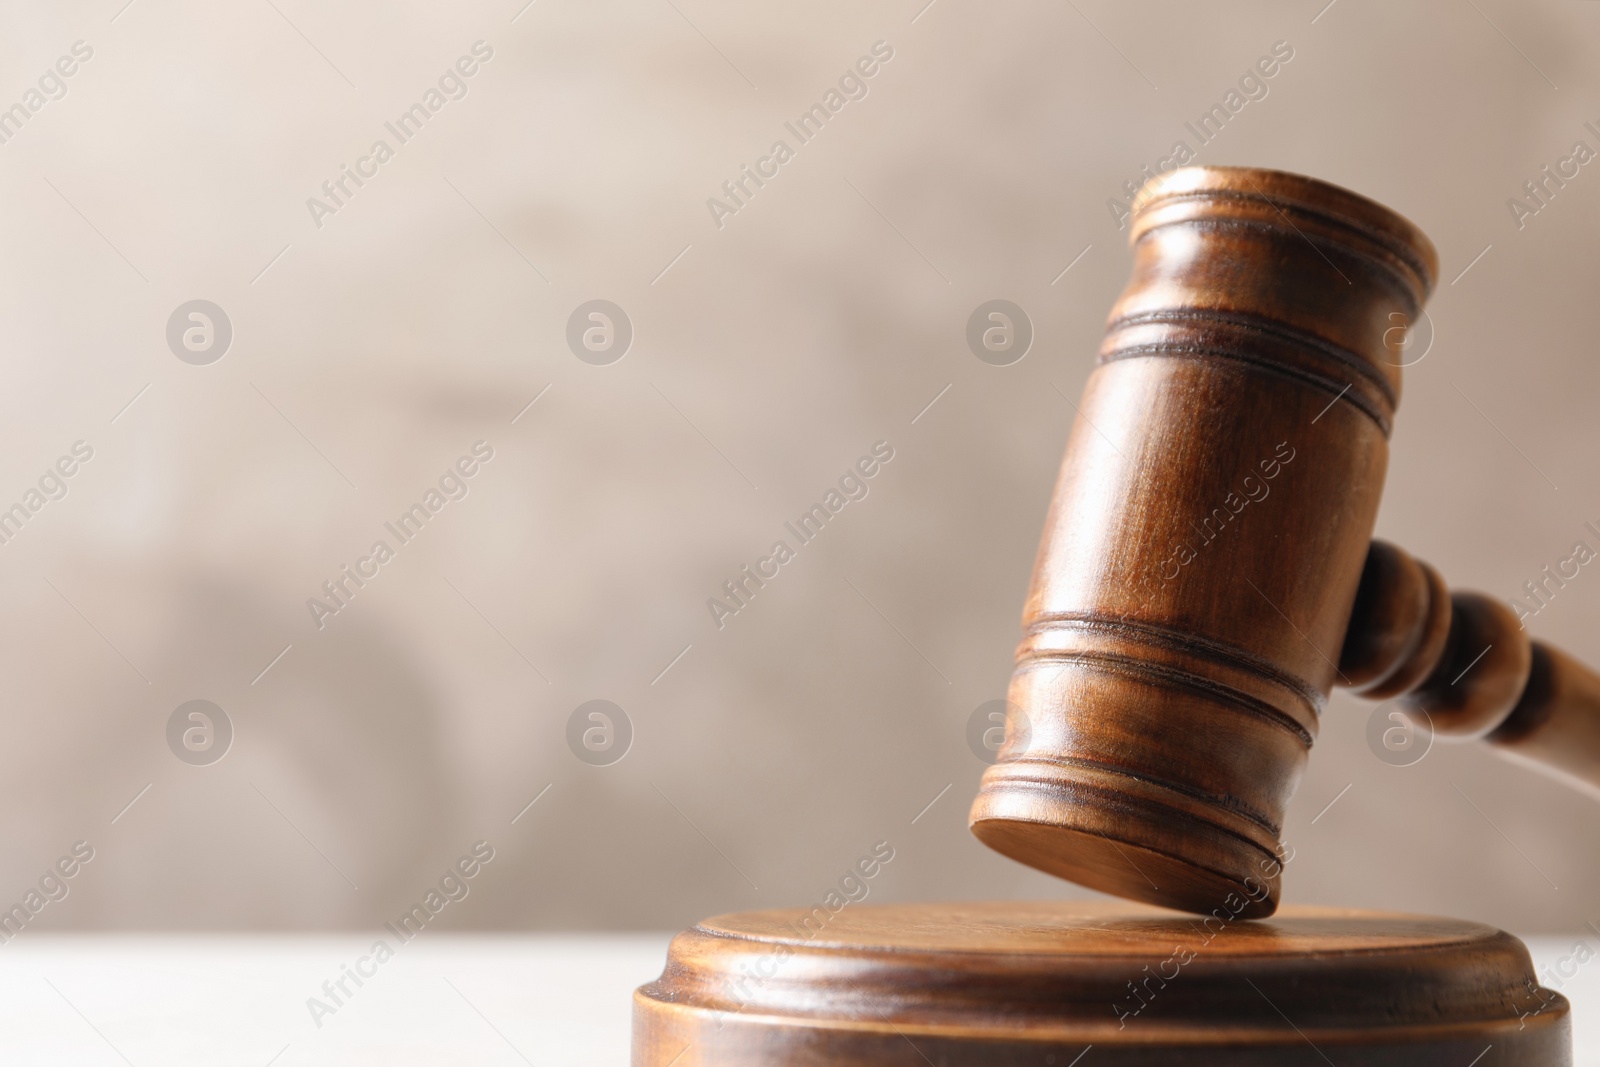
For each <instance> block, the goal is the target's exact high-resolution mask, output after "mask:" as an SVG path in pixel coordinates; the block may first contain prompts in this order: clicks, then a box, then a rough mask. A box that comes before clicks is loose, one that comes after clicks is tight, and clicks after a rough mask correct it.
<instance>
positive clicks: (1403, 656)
mask: <svg viewBox="0 0 1600 1067" xmlns="http://www.w3.org/2000/svg"><path fill="white" fill-rule="evenodd" d="M1339 675H1340V677H1339V679H1338V681H1339V684H1341V685H1346V686H1349V687H1350V688H1351V689H1352V690H1354V691H1355V692H1356V693H1358V694H1360V695H1362V696H1364V697H1368V698H1371V699H1374V700H1384V699H1390V698H1393V697H1400V698H1402V703H1403V704H1404V705H1405V707H1406V710H1407V711H1409V712H1412V713H1413V718H1420V716H1418V715H1416V714H1415V713H1416V712H1418V711H1421V712H1425V713H1426V716H1427V721H1428V723H1429V724H1430V725H1431V727H1432V729H1433V732H1434V733H1435V734H1438V735H1440V736H1443V737H1454V738H1483V739H1485V740H1487V741H1489V742H1490V743H1491V744H1493V745H1495V746H1496V747H1497V748H1498V749H1499V750H1500V751H1502V752H1504V753H1505V754H1507V755H1509V756H1512V757H1514V758H1516V759H1518V760H1521V761H1524V762H1526V763H1528V764H1529V765H1530V766H1532V767H1534V768H1536V769H1538V770H1540V771H1543V772H1545V773H1546V774H1550V775H1552V776H1553V777H1556V778H1559V779H1561V780H1562V781H1565V782H1566V783H1567V784H1569V785H1572V786H1575V787H1578V788H1580V789H1583V790H1585V791H1586V792H1589V793H1590V794H1591V795H1593V796H1595V797H1596V798H1600V674H1596V673H1595V672H1594V671H1593V670H1591V669H1590V668H1589V667H1587V666H1585V665H1584V664H1582V663H1580V662H1579V661H1578V660H1576V659H1574V658H1572V657H1571V656H1569V655H1567V654H1566V653H1565V652H1562V651H1561V650H1560V649H1558V648H1553V647H1551V646H1549V645H1546V644H1544V643H1543V642H1541V641H1530V640H1529V638H1528V635H1527V633H1526V632H1525V631H1524V630H1523V628H1522V625H1521V622H1520V620H1518V618H1517V616H1516V613H1515V612H1513V611H1512V610H1511V608H1509V607H1508V606H1507V605H1506V604H1504V603H1502V602H1501V601H1499V600H1494V599H1491V598H1490V597H1486V596H1483V595H1482V594H1480V593H1454V594H1452V593H1451V592H1450V591H1449V589H1448V588H1447V587H1446V586H1445V584H1444V580H1443V579H1442V578H1440V577H1439V574H1438V572H1437V571H1435V570H1434V569H1433V568H1432V567H1430V566H1429V565H1428V564H1426V563H1423V562H1421V561H1419V560H1416V559H1414V558H1413V557H1411V556H1410V555H1408V554H1407V553H1406V552H1404V551H1403V550H1401V549H1399V548H1397V547H1395V546H1394V545H1392V544H1389V543H1388V542H1386V541H1374V542H1372V547H1371V549H1370V550H1369V551H1368V553H1367V562H1366V567H1365V569H1364V570H1363V571H1362V574H1361V585H1360V588H1359V590H1358V592H1357V593H1356V602H1355V608H1354V610H1353V611H1352V613H1351V616H1350V625H1349V628H1348V629H1347V630H1346V632H1345V639H1344V648H1343V650H1342V651H1341V652H1340V655H1339Z"/></svg>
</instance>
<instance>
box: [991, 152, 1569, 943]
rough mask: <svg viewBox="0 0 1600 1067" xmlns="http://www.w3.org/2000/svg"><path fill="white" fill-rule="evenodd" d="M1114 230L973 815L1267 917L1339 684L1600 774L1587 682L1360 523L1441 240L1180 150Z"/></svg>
mask: <svg viewBox="0 0 1600 1067" xmlns="http://www.w3.org/2000/svg"><path fill="white" fill-rule="evenodd" d="M1130 240H1131V243H1132V245H1133V249H1134V266H1133V274H1132V278H1131V280H1130V281H1129V284H1128V287H1127V289H1126V290H1124V292H1123V294H1122V297H1121V299H1120V300H1119V301H1118V302H1117V304H1116V306H1115V307H1114V308H1113V309H1112V313H1111V316H1110V322H1109V325H1108V326H1107V331H1106V339H1105V342H1104V344H1103V345H1102V346H1101V349H1100V357H1099V363H1098V365H1097V366H1096V368H1095V370H1094V372H1093V373H1092V374H1091V375H1090V377H1089V380H1088V383H1087V384H1086V385H1085V387H1084V393H1083V400H1082V402H1081V404H1080V405H1079V415H1078V418H1077V420H1076V422H1075V424H1074V425H1073V428H1072V432H1071V435H1070V437H1069V439H1068V444H1067V450H1066V457H1065V459H1064V460H1063V461H1062V466H1061V474H1060V479H1059V481H1058V483H1057V485H1056V490H1055V498H1054V501H1053V502H1052V504H1051V507H1050V511H1049V515H1048V518H1047V520H1046V525H1045V530H1044V537H1043V542H1042V544H1041V546H1040V550H1039V556H1038V560H1037V563H1036V564H1035V568H1034V573H1033V582H1032V586H1031V589H1030V592H1029V595H1028V600H1027V604H1026V607H1025V609H1024V612H1023V627H1024V633H1025V636H1024V639H1023V642H1022V645H1021V647H1020V648H1019V650H1018V653H1017V666H1016V671H1015V674H1014V675H1013V678H1012V682H1011V689H1010V694H1009V699H1008V702H1009V704H1010V705H1011V708H1012V710H1011V712H1010V721H1009V722H1008V730H1007V742H1006V744H1005V745H1004V746H1002V748H1001V751H1000V758H999V762H997V763H996V764H995V765H994V766H992V767H990V768H989V769H988V770H987V771H986V772H985V773H984V776H983V782H982V785H981V787H980V790H979V793H978V796H977V798H976V800H975V801H974V803H973V806H972V812H971V827H972V831H973V833H975V834H976V835H977V836H978V837H979V838H980V839H981V840H983V841H984V843H986V844H988V845H990V846H991V847H993V848H995V849H997V850H999V851H1000V852H1002V853H1004V854H1006V855H1008V856H1011V857H1012V858H1014V859H1017V860H1020V861H1021V862H1023V863H1027V864H1029V865H1031V866H1034V867H1037V868H1039V869H1041V870H1044V871H1048V872H1050V873H1052V874H1055V875H1059V876H1061V877H1063V878H1067V879H1070V880H1071V881H1074V882H1078V883H1080V884H1082V885H1086V886H1089V887H1091V888H1095V889H1099V890H1103V891H1105V892H1109V893H1115V894H1118V895H1120V896H1124V897H1131V898H1134V899H1138V900H1144V901H1148V902H1150V903H1154V904H1162V905H1166V906H1168V907H1174V908H1182V909H1186V910H1191V911H1196V912H1209V911H1212V910H1213V909H1214V908H1216V907H1218V906H1219V905H1220V906H1225V907H1227V908H1228V909H1229V913H1230V914H1233V915H1239V916H1244V917H1262V916H1266V915H1270V914H1271V913H1272V912H1273V911H1274V910H1275V909H1276V908H1277V904H1278V898H1279V893H1280V875H1281V871H1282V852H1281V848H1282V846H1281V843H1280V834H1281V828H1282V825H1283V816H1284V811H1285V808H1286V806H1287V804H1288V801H1289V798H1290V796H1291V795H1292V794H1293V793H1294V790H1295V787H1296V785H1297V784H1298V782H1299V779H1300V776H1301V774H1302V772H1303V771H1304V769H1305V764H1306V759H1307V757H1308V756H1309V754H1310V750H1311V745H1312V742H1313V741H1314V740H1315V738H1316V735H1317V728H1318V720H1319V717H1320V715H1321V713H1322V710H1323V708H1324V707H1325V706H1326V703H1327V698H1328V694H1329V692H1330V690H1331V689H1332V687H1333V686H1334V685H1335V684H1341V685H1346V686H1349V687H1351V688H1352V689H1354V690H1355V691H1356V692H1358V693H1361V694H1362V695H1364V696H1368V697H1372V698H1375V699H1385V698H1392V697H1402V696H1403V702H1404V706H1405V707H1407V708H1408V709H1409V710H1410V711H1411V712H1412V713H1413V714H1414V715H1416V717H1417V718H1419V719H1421V718H1422V716H1421V715H1419V714H1417V713H1419V712H1420V713H1425V715H1426V719H1427V720H1428V723H1429V724H1430V725H1431V728H1432V730H1433V731H1434V732H1435V733H1436V734H1438V735H1440V736H1443V737H1451V738H1484V739H1487V740H1488V741H1490V742H1491V743H1492V744H1494V745H1495V746H1497V748H1498V749H1499V750H1500V751H1502V752H1505V753H1507V754H1510V755H1512V756H1515V757H1517V758H1519V759H1522V760H1526V761H1528V762H1529V763H1530V764H1531V765H1533V766H1535V767H1538V768H1540V769H1542V770H1546V771H1549V772H1551V773H1553V774H1555V775H1556V776H1558V777H1561V778H1564V779H1565V780H1568V781H1570V782H1573V783H1575V784H1580V785H1584V786H1586V787H1588V788H1591V789H1593V788H1596V787H1597V786H1600V677H1597V676H1596V675H1595V674H1594V673H1593V672H1591V671H1590V670H1589V669H1588V668H1586V667H1584V666H1583V665H1582V664H1580V663H1578V662H1577V661H1576V660H1574V659H1572V658H1571V657H1570V656H1568V655H1566V654H1565V653H1563V652H1561V651H1559V650H1557V649H1554V648H1550V647H1548V646H1546V645H1543V644H1541V643H1539V642H1537V641H1534V642H1530V641H1529V640H1528V638H1527V636H1526V635H1525V633H1524V632H1523V631H1522V629H1521V626H1520V623H1519V620H1518V619H1517V617H1516V616H1515V615H1514V614H1513V612H1512V611H1511V610H1510V608H1509V607H1507V606H1506V605H1505V604H1504V603H1502V602H1500V601H1496V600H1492V599H1490V598H1488V597H1485V596H1481V595H1479V594H1476V593H1455V594H1451V593H1450V592H1449V591H1448V589H1447V588H1446V587H1445V585H1444V582H1443V581H1442V579H1441V578H1440V577H1439V575H1438V574H1437V572H1435V571H1434V570H1433V569H1432V568H1431V567H1429V566H1428V565H1427V564H1424V563H1419V562H1417V561H1416V560H1414V559H1412V558H1411V557H1410V556H1409V555H1407V554H1406V553H1405V552H1403V551H1401V550H1400V549H1398V548H1396V547H1394V546H1392V545H1389V544H1386V543H1384V542H1381V541H1373V540H1372V532H1373V524H1374V521H1375V519H1376V514H1377V509H1378V501H1379V497H1380V495H1381V492H1382V488H1383V478H1384V471H1385V468H1386V466H1387V462H1388V436H1389V432H1390V428H1391V426H1392V420H1393V417H1394V411H1395V406H1396V403H1397V401H1398V399H1399V394H1400V366H1401V364H1402V362H1403V361H1404V359H1403V353H1404V350H1405V347H1406V344H1405V342H1406V329H1407V327H1408V326H1409V325H1410V324H1411V323H1413V322H1416V321H1417V318H1418V316H1419V314H1420V312H1421V309H1422V305H1423V303H1424V301H1425V300H1426V298H1427V295H1428V293H1429V291H1430V290H1431V289H1432V287H1433V284H1434V281H1435V278H1436V276H1437V273H1438V257H1437V254H1436V253H1435V251H1434V248H1433V245H1432V243H1431V242H1430V241H1429V240H1428V238H1427V237H1426V236H1425V235H1424V234H1423V233H1422V232H1421V231H1420V230H1418V229H1417V228H1416V227H1415V226H1414V225H1412V224H1411V223H1410V222H1408V221H1407V220H1405V219H1403V218H1401V217H1400V216H1399V215H1397V214H1395V213H1394V212H1391V211H1389V210H1388V209H1386V208H1384V207H1382V206H1381V205H1379V204H1376V203H1374V202H1372V201H1370V200H1367V199H1365V198H1363V197H1360V196H1357V195H1355V194H1353V193H1350V192H1348V191H1346V190H1343V189H1340V188H1338V187H1337V186H1332V185H1328V184H1326V183H1323V182H1318V181H1314V180H1312V179H1308V178H1303V177H1299V176H1296V175H1291V174H1284V173H1281V172H1277V171H1267V170H1254V169H1244V168H1231V167H1191V168H1186V169H1183V170H1178V171H1174V172H1172V173H1169V174H1165V175H1162V176H1161V177H1158V178H1156V179H1155V180H1153V181H1152V182H1150V183H1149V184H1148V185H1146V186H1145V188H1144V189H1143V190H1142V191H1141V193H1140V194H1139V196H1138V197H1137V198H1136V200H1135V204H1134V209H1133V217H1132V234H1131V238H1130ZM1024 727H1025V728H1024Z"/></svg>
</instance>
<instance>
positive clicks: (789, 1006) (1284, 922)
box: [633, 902, 1570, 1067]
mask: <svg viewBox="0 0 1600 1067" xmlns="http://www.w3.org/2000/svg"><path fill="white" fill-rule="evenodd" d="M1567 1011H1568V1009H1567V1004H1566V1002H1565V1001H1564V1000H1563V999H1562V998H1561V997H1560V996H1559V995H1557V994H1555V993H1552V992H1549V991H1548V990H1541V989H1539V988H1538V985H1537V982H1536V981H1535V977H1534V973H1533V969H1532V967H1531V965H1530V962H1529V959H1528V954H1527V951H1526V950H1525V949H1524V948H1523V946H1522V944H1521V943H1520V942H1519V941H1517V940H1516V939H1515V938H1513V937H1511V936H1509V935H1507V934H1504V933H1501V932H1500V931H1497V930H1494V929H1492V928H1490V927H1486V926H1482V925H1479V924H1476V923H1466V922H1457V921H1453V920H1446V919H1431V918H1426V917H1420V916H1406V915H1392V914H1386V913H1374V912H1357V911H1342V910H1334V909H1315V908H1298V909H1285V910H1284V912H1283V913H1282V914H1280V915H1279V916H1277V917H1275V918H1273V919H1271V920H1266V921H1260V922H1247V921H1243V920H1241V919H1240V918H1239V917H1238V916H1235V915H1233V914H1231V913H1229V912H1226V911H1223V912H1220V913H1217V914H1213V915H1211V916H1207V917H1203V918H1202V917H1195V916H1184V915H1176V914H1174V913H1172V912H1167V911H1162V910H1159V909H1155V908H1149V907H1145V906H1141V905H1136V904H1130V903H1126V902H1113V903H1102V904H1086V903H1064V902H1038V903H1023V902H1013V903H999V902H989V903H969V904H911V905H898V906H883V907H879V906H870V905H844V906H843V907H842V909H841V910H840V911H838V912H828V911H827V910H826V909H821V908H819V909H815V910H813V911H809V912H808V911H806V910H804V909H798V908H796V909H785V910H774V911H759V912H748V913H744V914H739V915H723V916H718V917H716V918H713V919H708V920H706V921H704V922H702V923H700V924H698V925H697V926H695V927H693V928H691V929H689V930H687V931H685V932H683V933H681V934H679V935H678V936H677V937H676V938H675V939H674V940H673V942H672V946H671V948H670V949H669V950H668V956H667V963H666V968H665V970H664V971H663V973H662V975H661V977H660V978H659V979H657V980H656V981H655V982H653V983H651V984H649V985H646V986H644V987H642V988H641V989H640V990H639V991H638V992H637V993H636V994H635V995H634V1050H633V1063H634V1065H635V1067H668V1065H672V1067H729V1065H734V1064H741V1065H743V1064H749V1065H756V1064H760V1065H762V1067H822V1065H828V1067H866V1065H868V1064H871V1065H873V1067H901V1065H904V1067H920V1065H923V1064H928V1063H932V1064H941V1065H945V1067H961V1065H973V1067H976V1065H980V1064H981V1065H984V1067H1020V1065H1023V1064H1028V1065H1030V1067H1031V1065H1042V1064H1049V1063H1055V1064H1057V1065H1059V1067H1068V1065H1069V1064H1072V1063H1073V1062H1075V1060H1076V1058H1077V1057H1078V1056H1079V1055H1080V1054H1082V1053H1083V1050H1084V1049H1085V1048H1086V1047H1088V1046H1091V1045H1092V1046H1093V1051H1092V1052H1091V1053H1090V1054H1089V1056H1090V1057H1092V1060H1091V1059H1090V1058H1089V1057H1085V1059H1084V1060H1083V1062H1084V1064H1088V1063H1090V1062H1092V1063H1095V1064H1106V1065H1116V1067H1131V1065H1154V1064H1165V1065H1178V1067H1201V1065H1224V1064H1226V1065H1228V1067H1235V1065H1242V1067H1265V1065H1267V1064H1271V1065H1273V1067H1297V1065H1302V1064H1305V1065H1319V1067H1320V1065H1322V1064H1326V1063H1328V1062H1335V1063H1357V1062H1359V1063H1362V1064H1367V1065H1369V1067H1382V1065H1400V1064H1404V1065H1406V1067H1432V1065H1439V1064H1449V1065H1451V1067H1463V1065H1465V1064H1468V1063H1476V1064H1477V1065H1478V1067H1495V1065H1504V1064H1518V1065H1521V1067H1546V1065H1555V1064H1567V1063H1569V1062H1570V1053H1569V1051H1568V1046H1569V1042H1570V1039H1569V1036H1568V1019H1567ZM1486 1048H1488V1049H1489V1051H1487V1052H1485V1049H1486ZM1480 1055H1481V1057H1482V1058H1481V1059H1475V1058H1476V1057H1479V1056H1480ZM1051 1057H1053V1059H1052V1058H1051Z"/></svg>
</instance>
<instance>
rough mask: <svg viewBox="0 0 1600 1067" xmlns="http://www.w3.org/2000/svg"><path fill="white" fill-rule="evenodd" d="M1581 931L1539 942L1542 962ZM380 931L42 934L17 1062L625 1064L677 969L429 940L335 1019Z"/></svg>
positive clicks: (20, 973) (1599, 1042)
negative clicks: (332, 991)
mask: <svg viewBox="0 0 1600 1067" xmlns="http://www.w3.org/2000/svg"><path fill="white" fill-rule="evenodd" d="M1577 940H1578V935H1574V936H1572V937H1547V938H1529V939H1527V941H1528V946H1529V948H1530V950H1531V951H1532V952H1533V957H1534V962H1535V964H1536V966H1538V967H1539V968H1540V970H1541V972H1543V970H1544V968H1545V967H1547V966H1549V965H1552V964H1554V963H1555V962H1556V961H1557V960H1559V959H1560V958H1561V957H1563V956H1566V955H1568V954H1569V953H1570V952H1571V950H1572V947H1573V945H1574V943H1575V942H1576V941H1577ZM370 944H371V939H370V938H351V937H344V936H340V937H272V938H267V937H233V936H221V937H148V936H140V937H49V936H40V937H29V936H27V935H24V936H22V937H19V938H17V939H16V940H15V941H13V942H11V943H10V944H7V945H4V946H0V1062H3V1063H8V1064H9V1063H17V1064H24V1063H26V1064H46V1063H48V1064H52V1065H68V1067H77V1065H80V1064H81V1065H85V1067H98V1065H104V1067H121V1065H132V1067H158V1065H159V1067H189V1065H191V1064H193V1065H201V1064H204V1065H206V1067H267V1065H268V1064H272V1065H273V1067H312V1065H318V1067H320V1065H324V1064H326V1065H329V1067H332V1065H336V1064H337V1065H340V1067H357V1065H366V1064H374V1065H377V1064H382V1065H384V1067H409V1065H413V1064H415V1065H419V1067H420V1065H423V1064H426V1065H428V1067H437V1065H438V1064H445V1063H448V1064H474V1065H478V1064H482V1065H487V1067H495V1065H505V1067H515V1065H526V1064H536V1065H538V1067H544V1065H545V1064H552V1065H559V1067H587V1065H590V1064H595V1065H599V1064H605V1065H609V1067H614V1065H622V1064H626V1063H627V1062H628V1019H629V998H630V994H631V992H632V990H633V988H634V987H635V986H636V985H639V984H640V983H642V982H645V981H648V980H650V979H652V978H654V977H655V976H656V975H657V974H659V973H660V970H661V962H662V959H663V955H664V952H665V949H666V944H667V936H666V935H664V934H663V935H658V936H594V935H589V936H573V937H448V936H440V937H427V936H424V937H422V938H419V939H418V940H417V941H416V942H414V943H412V944H410V945H407V946H405V947H404V948H402V949H401V950H400V952H399V953H398V954H397V955H396V956H395V958H394V959H392V960H390V961H388V962H387V963H385V964H383V965H381V966H379V967H378V968H377V974H376V975H375V976H374V977H372V978H369V979H366V982H365V985H363V986H362V987H361V988H360V989H357V990H356V991H355V994H354V995H353V996H352V997H350V998H349V999H348V1000H347V1001H346V1003H345V1004H344V1005H343V1006H342V1007H340V1008H339V1009H338V1010H337V1011H336V1012H335V1013H334V1014H333V1015H331V1016H327V1017H325V1018H323V1019H322V1026H321V1027H320V1028H319V1027H318V1026H316V1025H315V1024H314V1023H313V1022H312V1018H311V1013H310V1012H309V1011H308V1009H307V1007H306V999H307V998H308V997H311V996H320V995H321V985H322V983H323V981H324V980H326V979H330V978H336V977H338V975H339V974H340V965H341V964H352V963H354V962H355V961H356V959H357V958H358V957H360V956H362V955H364V954H365V953H366V951H367V949H368V947H369V946H370ZM1590 944H1593V938H1592V937H1591V939H1590ZM369 969H370V965H369ZM1568 969H1569V970H1570V969H1571V968H1570V967H1569V968H1568ZM1547 984H1548V980H1547ZM350 988H352V989H354V988H355V987H354V986H353V985H350ZM1561 992H1563V993H1565V994H1566V995H1567V997H1568V998H1569V999H1570V1000H1571V1001H1572V1003H1573V1014H1574V1020H1573V1022H1574V1026H1573V1029H1574V1036H1575V1042H1576V1045H1577V1055H1576V1058H1575V1063H1576V1064H1577V1065H1578V1067H1600V959H1595V960H1591V961H1590V962H1589V963H1588V964H1586V965H1584V966H1582V967H1579V968H1578V969H1577V974H1576V975H1575V976H1574V977H1572V978H1571V979H1569V980H1567V981H1566V982H1565V983H1564V985H1563V986H1562V987H1561Z"/></svg>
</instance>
